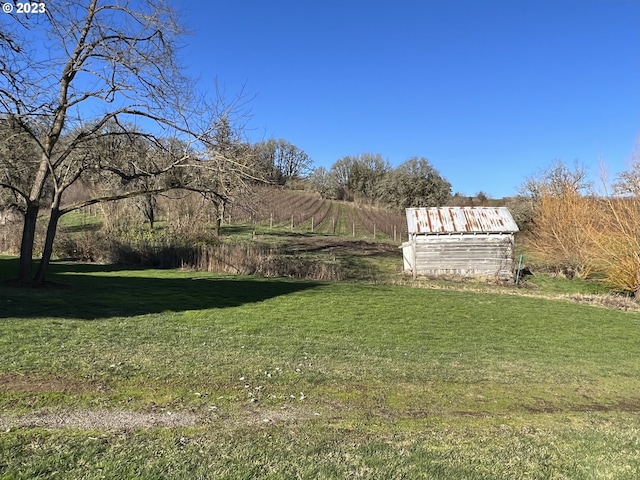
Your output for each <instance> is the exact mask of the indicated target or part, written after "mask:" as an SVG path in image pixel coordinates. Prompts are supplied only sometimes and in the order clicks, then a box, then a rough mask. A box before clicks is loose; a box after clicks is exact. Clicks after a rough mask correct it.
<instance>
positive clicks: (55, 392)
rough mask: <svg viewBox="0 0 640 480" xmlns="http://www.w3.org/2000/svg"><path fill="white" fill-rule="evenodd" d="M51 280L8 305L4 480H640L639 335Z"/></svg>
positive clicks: (3, 337) (85, 277)
mask: <svg viewBox="0 0 640 480" xmlns="http://www.w3.org/2000/svg"><path fill="white" fill-rule="evenodd" d="M15 268H16V263H15V260H14V259H0V280H5V279H8V278H10V277H11V276H12V275H13V274H14V272H15ZM53 271H54V275H52V276H51V278H50V279H51V280H52V281H53V282H56V283H55V285H53V286H51V287H49V288H46V289H39V290H25V289H19V288H15V287H12V286H11V285H9V284H7V283H6V282H3V283H1V284H0V478H2V479H5V478H7V479H10V478H25V479H26V478H64V479H74V478H77V479H80V478H82V479H93V478H96V479H97V478H107V479H116V478H118V479H122V478H150V479H158V478H167V479H169V478H171V479H174V478H184V479H196V478H229V479H247V478H271V479H280V478H281V479H289V478H310V479H315V478H332V479H342V478H376V479H383V478H384V479H387V478H406V479H412V478H416V479H420V478H426V479H429V478H433V479H503V478H504V479H520V478H527V479H604V478H607V479H635V478H638V473H639V469H640V423H639V413H640V315H638V313H634V312H624V311H619V310H608V309H604V308H601V307H595V306H588V305H578V304H575V303H570V302H568V301H565V300H548V299H547V300H545V299H537V298H528V297H521V296H515V295H500V294H497V293H474V292H464V291H455V290H444V289H442V290H436V289H418V288H410V287H400V286H384V285H364V284H356V283H316V282H305V281H293V280H284V279H275V280H274V279H259V278H251V277H233V276H216V275H211V274H202V273H196V272H189V271H161V270H127V269H120V268H117V267H110V266H92V265H74V264H65V263H58V264H55V265H54V266H53Z"/></svg>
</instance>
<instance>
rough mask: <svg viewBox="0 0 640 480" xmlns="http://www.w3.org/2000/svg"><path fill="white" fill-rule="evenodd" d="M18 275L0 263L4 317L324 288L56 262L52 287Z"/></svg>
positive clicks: (99, 313) (160, 307) (143, 310)
mask: <svg viewBox="0 0 640 480" xmlns="http://www.w3.org/2000/svg"><path fill="white" fill-rule="evenodd" d="M16 271H17V261H16V260H14V259H0V319H2V318H25V319H37V318H51V317H55V318H68V319H82V320H94V319H105V318H111V317H130V316H135V315H144V314H150V313H160V312H165V311H171V312H181V311H187V310H205V309H213V308H228V307H237V306H241V305H245V304H251V303H257V302H261V301H263V300H268V299H270V298H275V297H278V296H282V295H288V294H291V293H295V292H298V291H303V290H307V289H310V288H316V287H318V286H319V285H321V284H320V283H318V282H309V281H294V280H288V279H265V278H249V277H232V276H218V275H207V274H201V273H196V272H184V271H175V270H173V271H172V270H144V269H131V268H127V267H121V266H117V265H94V264H74V263H52V266H51V274H50V275H49V281H50V282H51V283H50V284H49V286H48V287H45V288H19V287H15V286H12V285H11V284H10V283H9V282H8V281H7V280H8V279H10V278H12V274H13V275H15V272H16Z"/></svg>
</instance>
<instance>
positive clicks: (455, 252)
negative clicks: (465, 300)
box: [403, 233, 514, 279]
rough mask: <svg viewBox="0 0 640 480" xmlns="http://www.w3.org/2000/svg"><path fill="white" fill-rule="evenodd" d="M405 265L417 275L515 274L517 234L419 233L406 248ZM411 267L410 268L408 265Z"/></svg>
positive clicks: (508, 275) (498, 275) (495, 276)
mask: <svg viewBox="0 0 640 480" xmlns="http://www.w3.org/2000/svg"><path fill="white" fill-rule="evenodd" d="M403 256H404V263H405V269H408V270H413V266H414V265H417V268H416V271H415V272H414V275H461V276H473V277H490V278H499V279H510V278H512V277H513V267H514V265H513V235H512V234H510V233H491V234H476V235H473V234H471V235H469V234H449V235H447V234H445V235H418V236H416V237H414V239H413V240H412V241H411V242H407V243H406V244H405V247H404V248H403ZM407 267H409V268H407Z"/></svg>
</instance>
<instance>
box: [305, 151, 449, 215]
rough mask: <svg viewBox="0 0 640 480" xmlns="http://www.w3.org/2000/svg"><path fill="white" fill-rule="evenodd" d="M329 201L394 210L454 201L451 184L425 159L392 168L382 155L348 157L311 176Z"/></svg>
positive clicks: (414, 159)
mask: <svg viewBox="0 0 640 480" xmlns="http://www.w3.org/2000/svg"><path fill="white" fill-rule="evenodd" d="M309 180H310V181H311V183H312V185H313V187H314V188H315V189H316V190H317V191H318V192H319V193H320V194H322V195H323V196H325V197H327V198H336V199H340V200H357V201H365V202H369V203H381V204H384V205H387V206H389V207H392V208H398V209H404V208H407V207H431V206H441V205H444V204H445V203H447V201H448V200H449V199H450V198H451V184H450V183H449V182H448V181H447V180H446V179H445V178H443V177H442V176H441V175H440V173H439V172H438V171H437V170H436V169H435V168H434V167H433V165H431V163H430V162H429V161H428V160H427V159H426V158H422V157H420V158H418V157H414V158H410V159H409V160H407V161H405V162H404V163H402V164H400V165H398V166H397V167H396V168H392V167H391V164H390V163H389V161H388V160H385V159H384V158H383V157H382V156H381V155H380V154H362V155H357V156H347V157H344V158H341V159H340V160H338V161H336V162H335V163H334V164H333V165H332V166H331V168H330V169H329V170H327V169H325V168H324V167H320V168H317V169H316V170H314V172H313V173H312V174H311V176H310V177H309Z"/></svg>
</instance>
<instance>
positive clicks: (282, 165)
mask: <svg viewBox="0 0 640 480" xmlns="http://www.w3.org/2000/svg"><path fill="white" fill-rule="evenodd" d="M254 150H255V155H256V158H257V161H258V162H259V164H261V165H262V168H263V169H264V170H265V172H267V174H268V175H269V177H270V180H271V181H272V182H274V183H277V184H280V185H285V184H286V183H287V182H289V181H291V180H294V179H298V178H302V177H305V176H307V175H309V174H310V173H311V171H312V169H313V160H311V158H310V157H309V155H307V154H306V153H305V152H304V151H303V150H301V149H300V148H298V147H296V146H295V145H293V144H292V143H289V142H287V141H286V140H283V139H279V140H274V139H271V140H267V141H264V142H260V143H258V144H256V145H255V146H254Z"/></svg>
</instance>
